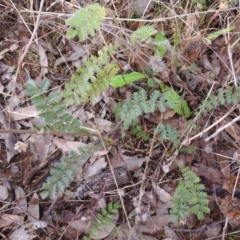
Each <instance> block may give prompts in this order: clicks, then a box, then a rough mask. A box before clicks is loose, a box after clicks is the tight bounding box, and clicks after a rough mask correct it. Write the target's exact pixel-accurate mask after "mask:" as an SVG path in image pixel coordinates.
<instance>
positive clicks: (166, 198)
mask: <svg viewBox="0 0 240 240" xmlns="http://www.w3.org/2000/svg"><path fill="white" fill-rule="evenodd" d="M155 192H156V194H157V195H158V198H159V200H160V201H161V202H163V203H169V202H170V201H171V199H172V196H171V195H170V194H169V193H168V192H166V191H165V190H164V189H163V188H160V187H159V186H157V187H156V188H155Z"/></svg>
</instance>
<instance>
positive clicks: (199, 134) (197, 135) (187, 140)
mask: <svg viewBox="0 0 240 240" xmlns="http://www.w3.org/2000/svg"><path fill="white" fill-rule="evenodd" d="M233 108H234V107H232V108H231V109H230V110H229V111H228V112H227V113H226V114H225V115H223V116H222V117H221V118H220V119H218V120H217V121H216V122H215V123H213V124H212V125H211V126H209V127H208V128H206V129H204V130H203V131H201V132H200V133H198V134H196V135H195V136H193V137H191V138H189V139H185V140H184V141H183V143H182V144H183V145H189V144H190V142H191V141H192V140H194V139H195V138H197V137H199V136H202V135H203V133H205V132H207V131H209V130H210V129H212V128H213V127H214V126H216V125H217V124H218V123H220V122H221V121H222V120H223V119H224V118H226V117H227V116H228V115H229V114H230V113H231V112H232V110H233Z"/></svg>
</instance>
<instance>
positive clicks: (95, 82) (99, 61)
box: [62, 45, 119, 105]
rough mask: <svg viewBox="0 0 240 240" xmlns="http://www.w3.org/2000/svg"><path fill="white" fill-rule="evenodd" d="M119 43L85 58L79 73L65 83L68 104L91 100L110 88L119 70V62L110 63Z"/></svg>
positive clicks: (65, 95)
mask: <svg viewBox="0 0 240 240" xmlns="http://www.w3.org/2000/svg"><path fill="white" fill-rule="evenodd" d="M116 48H117V45H109V46H108V47H104V48H103V49H102V50H100V51H98V57H96V56H91V57H90V59H88V60H87V59H84V60H83V64H84V66H83V67H79V68H78V69H77V72H78V74H77V75H73V76H72V79H71V81H70V82H69V83H67V84H66V85H65V91H63V92H62V96H63V97H64V99H65V103H66V104H67V105H70V104H73V103H75V104H80V103H81V102H86V101H88V100H90V101H91V102H92V101H93V100H94V99H95V98H96V97H97V96H98V95H99V94H100V93H101V92H103V91H104V90H107V89H108V88H109V85H110V83H111V80H112V78H113V77H114V76H116V74H117V73H118V71H119V67H118V65H117V64H114V63H110V59H111V55H112V54H113V53H114V52H115V50H116Z"/></svg>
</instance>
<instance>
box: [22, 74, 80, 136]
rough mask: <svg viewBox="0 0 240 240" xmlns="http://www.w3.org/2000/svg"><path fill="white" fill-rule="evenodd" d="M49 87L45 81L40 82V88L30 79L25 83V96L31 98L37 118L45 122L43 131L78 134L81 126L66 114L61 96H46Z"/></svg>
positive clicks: (56, 93)
mask: <svg viewBox="0 0 240 240" xmlns="http://www.w3.org/2000/svg"><path fill="white" fill-rule="evenodd" d="M49 85H50V82H49V80H47V79H44V80H43V81H42V83H41V85H40V87H38V86H37V84H36V82H35V81H33V80H32V79H30V80H28V82H27V83H26V86H27V89H26V94H27V95H28V96H31V97H32V98H31V100H32V103H33V104H34V105H35V107H36V109H37V110H38V111H39V117H41V118H42V119H44V120H45V124H46V125H45V130H47V129H49V130H55V131H64V132H79V131H80V130H81V124H80V122H79V121H78V120H77V119H75V118H73V117H72V116H71V115H70V114H68V113H66V106H65V104H64V103H63V102H62V101H60V100H61V94H60V93H59V92H51V93H50V94H49V95H48V96H46V91H47V90H48V88H49Z"/></svg>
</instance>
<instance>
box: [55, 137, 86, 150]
mask: <svg viewBox="0 0 240 240" xmlns="http://www.w3.org/2000/svg"><path fill="white" fill-rule="evenodd" d="M52 141H53V142H54V143H55V144H56V146H57V147H58V148H60V149H61V150H62V151H63V152H70V151H72V150H73V151H78V148H79V147H84V146H86V144H85V143H82V142H73V141H67V140H65V139H63V138H53V139H52Z"/></svg>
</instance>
